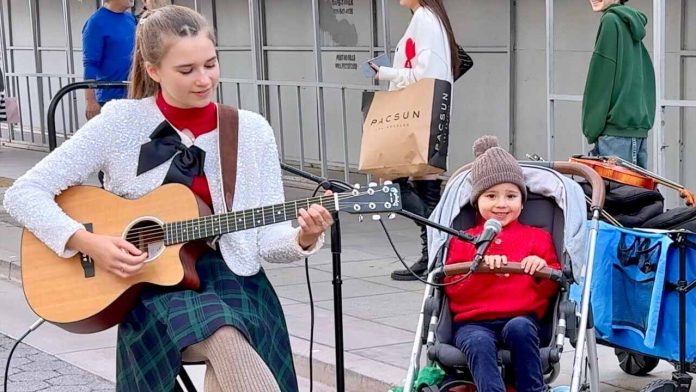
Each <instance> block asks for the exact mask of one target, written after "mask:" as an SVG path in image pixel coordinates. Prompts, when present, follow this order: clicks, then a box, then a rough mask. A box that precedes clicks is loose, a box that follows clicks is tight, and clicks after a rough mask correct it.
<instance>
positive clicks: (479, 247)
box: [469, 219, 503, 273]
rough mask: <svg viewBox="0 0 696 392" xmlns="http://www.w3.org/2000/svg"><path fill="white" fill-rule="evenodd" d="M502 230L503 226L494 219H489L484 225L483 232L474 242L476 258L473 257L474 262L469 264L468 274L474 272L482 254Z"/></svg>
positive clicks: (481, 258)
mask: <svg viewBox="0 0 696 392" xmlns="http://www.w3.org/2000/svg"><path fill="white" fill-rule="evenodd" d="M502 229H503V225H502V224H501V223H500V221H498V220H496V219H489V220H487V221H486V223H484V225H483V232H482V233H481V235H479V236H478V238H477V239H476V241H475V242H474V243H475V244H476V257H474V261H473V262H472V263H471V268H470V270H469V271H470V272H472V273H473V272H475V271H476V269H477V268H478V266H479V264H481V261H482V260H483V254H484V253H486V250H488V247H489V246H490V245H491V241H493V238H495V236H496V235H498V233H500V231H501V230H502Z"/></svg>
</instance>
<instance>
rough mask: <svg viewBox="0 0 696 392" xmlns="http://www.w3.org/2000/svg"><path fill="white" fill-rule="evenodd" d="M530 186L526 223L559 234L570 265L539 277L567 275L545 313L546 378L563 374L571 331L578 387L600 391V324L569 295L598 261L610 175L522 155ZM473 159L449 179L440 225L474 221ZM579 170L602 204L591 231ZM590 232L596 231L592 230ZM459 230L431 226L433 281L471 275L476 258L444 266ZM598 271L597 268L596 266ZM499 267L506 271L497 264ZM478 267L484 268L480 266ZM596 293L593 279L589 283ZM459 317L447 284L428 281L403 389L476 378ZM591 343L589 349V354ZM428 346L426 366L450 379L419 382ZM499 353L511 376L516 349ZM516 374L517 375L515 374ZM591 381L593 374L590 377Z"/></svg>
mask: <svg viewBox="0 0 696 392" xmlns="http://www.w3.org/2000/svg"><path fill="white" fill-rule="evenodd" d="M520 164H521V166H522V170H523V173H524V175H525V183H526V184H527V188H528V195H529V196H528V199H527V202H526V205H525V208H524V210H523V213H522V215H521V216H520V221H521V222H522V223H525V224H528V225H533V226H536V227H540V228H543V229H545V230H547V231H548V232H549V233H551V235H552V238H553V240H554V244H555V246H556V250H557V252H558V259H559V261H560V262H561V265H562V266H563V270H562V271H561V272H560V273H559V272H557V271H552V270H546V269H545V270H543V271H539V273H538V274H537V277H540V278H547V279H553V280H555V281H557V282H559V284H560V286H561V290H560V292H559V295H558V296H557V298H556V299H555V301H552V302H551V304H550V306H549V309H548V311H547V313H546V315H545V317H544V318H543V320H541V325H542V328H541V329H542V331H545V332H542V336H540V341H541V346H540V352H541V357H542V368H543V370H544V377H545V382H546V383H547V384H548V383H550V382H552V381H553V380H554V379H555V378H556V377H557V375H558V373H559V369H560V366H559V360H560V354H561V352H562V350H563V343H564V340H565V338H566V337H568V338H569V339H570V341H571V343H572V344H573V345H574V346H575V345H576V344H577V347H579V349H577V350H576V358H575V364H574V369H573V376H572V386H571V390H573V391H578V390H580V389H581V388H582V389H587V388H589V389H590V390H592V391H598V390H599V380H598V376H597V353H596V347H595V339H594V334H593V331H592V329H591V328H590V329H589V330H588V328H587V326H588V319H589V308H586V307H585V304H587V303H588V302H589V301H582V302H583V306H582V311H577V310H576V305H575V303H573V302H571V301H569V300H568V287H569V285H570V284H571V283H573V282H581V283H582V282H584V281H591V276H590V275H588V276H585V273H586V271H587V268H586V267H587V266H590V267H591V264H592V262H593V260H592V258H591V257H588V255H593V254H594V244H595V239H596V233H597V224H598V218H599V211H600V209H601V206H602V203H603V199H604V187H603V182H602V179H601V178H600V177H599V176H598V175H597V173H596V172H594V171H592V170H591V169H589V168H587V167H585V166H582V165H578V164H574V163H568V162H520ZM468 168H469V167H468V166H464V167H462V168H461V169H459V170H458V171H457V172H456V173H455V174H454V175H453V176H452V177H451V178H450V180H449V182H448V184H447V187H446V188H445V191H444V193H443V196H442V199H441V201H440V204H438V206H437V207H436V209H435V210H434V211H433V214H432V215H431V216H430V219H431V220H432V221H435V222H437V223H439V224H440V225H443V226H447V227H451V228H453V229H456V230H461V231H464V230H466V229H468V228H469V227H471V226H472V225H473V224H474V216H475V214H474V209H473V208H472V207H471V206H470V205H469V204H468V202H467V201H468V199H469V194H470V191H471V182H470V178H469V170H468ZM562 174H569V175H577V176H581V177H583V178H585V179H587V181H588V182H590V183H591V184H593V185H596V186H593V191H594V190H596V192H593V196H592V208H593V210H594V211H595V212H594V214H593V219H592V221H591V225H590V227H589V230H588V225H587V221H586V215H585V211H586V208H585V196H584V194H583V191H582V189H581V188H580V186H579V185H578V184H577V183H576V182H575V181H574V180H572V179H570V178H568V177H566V176H564V175H562ZM588 231H589V233H588ZM450 239H451V236H450V235H449V234H447V233H443V232H440V231H437V230H433V229H431V228H428V243H429V254H430V255H431V257H430V260H429V267H428V271H429V273H428V282H429V283H435V284H437V283H441V280H442V278H443V277H444V276H451V275H457V274H464V273H466V272H468V270H469V267H470V264H471V263H460V264H456V265H448V266H447V267H443V264H444V260H445V259H446V257H447V254H446V253H447V245H448V243H449V240H450ZM589 270H590V271H591V269H589ZM494 272H501V271H500V270H495V271H494ZM502 272H509V273H519V272H520V270H519V264H511V265H508V266H507V267H506V270H504V271H502ZM476 273H483V271H477V272H476ZM585 289H586V290H584V291H586V293H584V295H586V296H587V297H585V296H583V298H589V285H587V287H585ZM451 337H452V318H451V315H450V312H449V306H448V303H447V300H446V297H445V296H444V290H442V288H441V287H434V286H432V285H428V286H426V288H425V293H424V298H423V303H422V307H421V313H420V316H419V320H418V325H417V330H416V334H415V339H414V343H413V349H412V352H411V361H410V364H409V367H408V370H407V374H406V379H405V382H404V387H403V391H404V392H410V391H432V392H436V391H448V390H449V388H451V387H454V386H456V385H462V384H473V379H472V377H471V374H470V373H469V371H468V367H467V364H466V359H465V357H464V355H463V354H462V352H461V351H460V350H459V349H457V348H456V347H454V346H453V345H452V342H451ZM585 342H587V356H586V357H585V350H584V349H582V348H584V347H585ZM423 347H425V348H426V353H427V359H426V361H427V362H426V367H427V368H432V367H438V368H440V369H442V370H444V372H445V380H446V381H447V382H446V383H445V384H446V385H442V384H441V385H439V386H438V385H424V384H423V385H416V384H415V383H414V382H415V381H416V378H417V376H418V374H419V371H420V369H421V354H422V349H423ZM498 359H499V365H500V368H501V371H502V373H503V376H504V378H506V379H509V378H510V376H511V372H509V371H506V368H511V367H510V366H509V365H510V363H511V358H510V352H509V351H507V350H505V348H504V347H502V348H501V349H500V350H499V352H498ZM512 377H514V375H512ZM588 380H589V381H588Z"/></svg>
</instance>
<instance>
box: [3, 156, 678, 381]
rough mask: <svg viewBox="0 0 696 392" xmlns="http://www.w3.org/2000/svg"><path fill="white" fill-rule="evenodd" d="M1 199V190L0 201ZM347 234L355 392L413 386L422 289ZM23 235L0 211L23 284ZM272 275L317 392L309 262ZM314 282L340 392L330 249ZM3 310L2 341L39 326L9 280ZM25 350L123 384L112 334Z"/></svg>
mask: <svg viewBox="0 0 696 392" xmlns="http://www.w3.org/2000/svg"><path fill="white" fill-rule="evenodd" d="M42 156H43V154H41V153H36V152H30V151H24V150H17V149H11V148H7V147H0V177H4V178H9V179H15V178H17V177H18V176H19V175H21V174H22V173H24V171H26V170H27V169H28V168H29V167H31V165H33V164H34V163H35V162H36V161H37V160H39V159H40V158H41V157H42ZM7 182H8V181H6V183H7ZM6 183H5V184H6ZM2 191H3V189H2V187H0V199H1V198H2ZM309 196H310V194H309V191H307V190H305V189H298V188H293V187H288V188H286V197H287V198H288V199H290V200H291V199H295V198H300V197H309ZM386 224H387V226H388V228H389V231H390V233H391V236H392V238H393V239H394V242H395V243H396V246H397V249H398V250H399V252H400V253H401V254H403V255H406V256H407V257H408V261H409V263H410V262H412V261H413V260H414V258H415V256H416V254H417V253H418V251H419V245H418V242H419V241H418V232H417V229H416V227H415V225H413V224H412V223H410V222H407V221H405V220H403V219H400V218H397V219H396V220H394V221H388V222H386ZM341 228H342V234H343V236H342V246H343V253H342V263H341V269H342V277H343V286H342V290H343V302H342V305H343V325H344V347H345V350H344V357H345V366H346V390H349V391H386V390H387V388H388V386H389V385H394V384H398V383H400V382H402V380H403V377H404V376H405V368H406V367H407V365H408V363H409V358H410V352H411V347H412V344H413V338H414V331H415V327H416V321H417V317H418V311H419V307H420V303H421V300H422V296H423V286H422V285H421V284H420V283H417V282H395V281H392V280H391V279H390V278H389V273H390V272H391V271H392V270H394V269H396V268H400V264H398V263H397V262H396V258H395V256H394V253H393V250H392V249H391V248H390V247H389V244H388V242H387V240H386V237H385V234H384V232H383V231H382V229H381V227H380V226H379V224H377V223H375V222H372V221H371V220H370V219H369V217H366V220H365V222H363V223H359V222H358V221H357V218H356V217H355V216H353V215H347V214H344V215H341ZM20 234H21V230H20V229H19V227H18V225H17V223H16V222H13V221H12V220H11V219H9V217H8V216H7V215H6V214H4V211H2V209H1V208H0V276H2V275H4V276H8V275H11V276H12V277H15V278H17V277H18V273H17V271H18V260H17V259H18V257H17V254H18V250H19V238H20ZM3 261H4V262H3ZM264 268H265V269H266V271H267V274H268V276H269V279H270V280H271V281H272V282H273V285H274V286H275V288H276V291H277V292H278V295H279V297H280V298H281V302H282V304H283V309H284V311H285V314H286V318H287V322H288V327H289V330H290V334H291V343H292V346H293V351H294V353H295V359H296V361H295V364H296V368H297V371H298V374H299V375H300V377H301V380H300V383H301V385H302V388H303V390H305V391H306V390H309V389H308V383H307V381H306V377H307V376H308V362H307V356H308V352H309V331H310V328H309V326H310V324H309V315H310V309H311V308H310V303H309V298H308V294H307V283H306V281H305V269H304V265H303V263H301V262H298V263H291V264H280V265H278V264H276V265H272V264H266V265H265V266H264ZM309 273H310V278H311V286H312V290H313V294H314V310H315V317H316V321H315V336H314V341H315V345H314V350H313V355H314V359H315V362H314V369H315V372H314V377H315V381H316V382H318V384H316V385H315V388H314V390H315V391H317V392H319V391H322V390H331V389H332V387H331V385H335V384H334V382H335V366H334V364H335V351H334V347H335V330H334V314H333V287H332V284H331V280H332V277H333V275H332V263H331V252H330V247H329V245H328V244H327V245H326V246H325V248H324V249H322V250H321V251H320V252H319V253H318V254H317V255H315V256H314V257H312V258H311V259H310V267H309ZM0 309H2V312H3V315H2V317H0V333H4V334H6V335H8V336H10V337H13V338H16V337H17V336H19V335H21V334H22V333H23V332H24V331H25V330H26V327H27V326H29V325H30V324H31V323H32V322H33V321H34V320H35V318H36V316H34V315H33V313H32V312H31V310H30V309H29V308H28V305H27V304H26V301H25V300H24V296H23V293H22V291H21V288H20V287H19V285H18V284H17V283H10V282H9V281H7V280H2V279H0ZM26 343H27V344H28V345H30V346H33V347H37V348H39V349H40V350H41V351H44V352H47V353H50V354H51V355H54V356H55V357H56V358H58V359H59V360H61V361H66V362H68V363H70V364H72V365H74V366H76V367H78V368H81V369H84V370H86V371H88V372H89V373H92V374H95V375H97V376H99V377H101V378H103V379H105V380H109V381H113V380H114V375H115V374H114V372H115V368H114V357H115V347H114V345H115V332H114V330H113V329H112V330H108V331H104V332H101V333H98V334H92V335H73V334H69V333H67V332H65V331H63V330H61V329H59V328H57V327H55V326H53V325H49V324H45V325H43V326H42V327H41V328H39V329H38V330H37V331H36V332H34V333H32V334H31V335H30V336H29V337H28V338H27V341H26ZM3 351H4V349H3ZM0 355H1V354H0ZM573 355H574V351H573V349H572V347H570V346H568V345H567V347H566V350H565V351H564V353H563V355H562V360H561V374H560V376H559V378H558V380H557V381H556V382H555V383H554V385H563V384H568V383H569V380H570V374H571V373H572V361H573ZM0 358H2V357H1V356H0ZM599 361H600V380H601V382H602V388H601V390H602V391H638V390H640V389H641V387H642V386H644V385H646V384H647V383H648V382H650V381H651V380H653V379H655V378H669V377H670V374H671V371H672V367H671V366H670V365H669V364H667V363H665V362H661V364H660V365H659V366H658V368H657V369H656V370H655V371H654V372H653V373H652V375H651V376H648V377H644V378H638V377H632V376H628V375H626V374H625V373H623V372H622V371H621V369H620V368H619V366H618V363H617V360H616V357H615V356H614V353H613V350H612V349H609V348H606V347H599ZM3 364H4V360H3ZM191 373H192V375H193V376H194V378H196V379H197V380H200V375H201V374H202V370H201V369H198V368H192V369H191ZM327 385H328V386H329V387H327ZM10 391H12V390H10Z"/></svg>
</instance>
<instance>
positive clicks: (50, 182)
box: [4, 97, 323, 276]
mask: <svg viewBox="0 0 696 392" xmlns="http://www.w3.org/2000/svg"><path fill="white" fill-rule="evenodd" d="M162 121H164V117H163V116H162V113H161V112H160V111H159V109H158V108H157V105H156V103H155V100H154V99H153V98H152V97H150V98H144V99H141V100H126V99H123V100H115V101H110V102H109V103H107V104H106V105H105V106H104V107H103V108H102V111H101V114H100V115H99V116H97V117H95V118H93V119H92V120H91V121H89V122H88V123H87V124H85V126H83V127H82V128H81V129H80V130H79V131H77V132H76V133H75V135H74V136H73V137H72V138H70V139H69V140H67V141H66V142H65V143H63V144H62V145H61V146H60V147H59V148H58V149H56V150H55V151H53V152H52V153H51V154H49V155H48V156H47V157H46V158H44V159H43V160H41V162H39V163H38V164H36V166H34V167H33V168H32V169H30V170H29V171H28V172H27V173H25V174H24V175H23V176H22V177H20V178H19V179H18V180H17V181H15V183H14V185H13V186H12V187H10V189H8V190H7V192H6V193H5V200H4V205H5V209H6V210H7V212H8V213H9V214H10V215H11V216H12V217H14V218H15V219H17V220H18V221H19V222H20V223H21V224H22V225H24V226H25V227H26V228H27V229H29V230H30V231H31V232H32V233H34V235H36V237H38V238H39V239H40V240H41V241H42V242H44V243H45V244H46V245H47V246H48V247H49V248H51V249H53V250H54V251H55V252H56V253H57V254H58V255H60V256H62V257H72V256H73V255H75V254H76V252H75V251H74V250H70V249H66V243H67V242H68V240H69V239H70V237H71V236H72V235H73V234H74V233H75V232H76V231H77V230H79V229H81V228H83V226H82V225H81V224H80V223H78V222H76V221H75V220H73V219H72V218H70V217H69V216H67V215H66V214H65V213H64V212H63V210H61V209H60V207H58V205H57V204H56V203H55V202H54V200H53V199H54V197H55V196H56V195H58V194H60V193H61V192H62V191H63V190H65V189H67V188H68V187H70V186H73V185H76V184H80V183H82V182H84V181H85V180H86V179H87V178H88V177H89V176H90V175H91V174H93V173H95V172H97V171H99V170H101V171H103V172H104V173H105V178H104V188H105V189H106V190H108V191H110V192H112V193H114V194H116V195H119V196H121V197H124V198H127V199H137V198H140V197H142V196H144V195H145V194H147V193H149V192H151V191H152V190H154V189H155V188H157V187H159V186H160V185H161V184H162V182H163V180H164V177H165V176H166V174H167V171H168V170H169V166H170V164H171V160H172V159H173V158H170V159H169V160H168V161H167V162H165V163H163V164H161V165H159V166H157V167H156V168H154V169H152V170H149V171H147V172H145V173H142V174H141V175H139V176H136V169H137V166H138V156H139V154H140V146H141V145H142V144H143V143H146V142H148V141H150V138H149V136H150V134H151V133H152V132H153V131H154V129H155V128H156V127H157V126H158V125H159V124H160V123H161V122H162ZM180 136H181V140H182V142H183V143H185V144H187V145H190V144H193V145H196V146H198V147H199V148H201V149H203V150H204V151H205V152H206V154H205V163H204V171H205V175H206V178H207V180H208V184H209V188H210V195H211V197H212V200H213V210H214V212H215V213H222V212H223V211H224V199H223V196H222V178H221V173H220V163H219V153H218V131H217V130H214V131H212V132H208V133H206V134H203V135H201V136H200V137H198V138H196V139H195V140H194V141H193V143H191V141H190V139H189V138H188V137H187V136H185V135H183V134H181V133H180ZM282 202H284V195H283V184H282V181H281V174H280V165H279V160H278V152H277V148H276V143H275V139H274V136H273V130H272V129H271V126H270V125H269V124H268V122H267V121H266V120H265V119H264V118H263V117H261V116H260V115H259V114H257V113H253V112H249V111H246V110H240V111H239V147H238V157H237V181H236V186H235V195H234V201H233V203H232V207H233V208H232V209H233V210H234V211H239V210H245V209H249V208H256V207H261V206H266V205H271V204H278V203H282ZM297 235H298V229H293V227H292V225H291V224H290V222H283V223H278V224H274V225H269V226H264V227H260V228H255V229H249V230H245V231H239V232H234V233H230V234H225V235H223V236H221V238H220V241H219V246H220V249H221V251H222V255H223V257H224V259H225V262H226V263H227V265H228V266H229V267H230V269H231V270H232V271H233V272H234V273H236V274H237V275H242V276H250V275H254V274H256V273H257V272H258V271H259V268H260V266H261V260H262V259H264V260H267V261H270V262H290V261H295V260H298V259H300V258H302V257H303V256H307V255H310V254H312V253H314V252H315V251H316V250H317V249H319V248H320V247H321V246H322V243H323V236H322V238H321V239H320V240H319V241H318V243H317V244H316V246H315V247H314V248H312V249H310V250H308V251H303V250H302V249H301V248H300V246H299V244H298V242H297Z"/></svg>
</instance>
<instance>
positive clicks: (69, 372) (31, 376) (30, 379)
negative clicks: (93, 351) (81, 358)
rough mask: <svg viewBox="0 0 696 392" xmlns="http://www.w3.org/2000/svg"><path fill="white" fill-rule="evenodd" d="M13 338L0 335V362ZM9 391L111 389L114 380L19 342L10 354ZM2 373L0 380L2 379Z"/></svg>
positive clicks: (70, 391) (112, 388)
mask: <svg viewBox="0 0 696 392" xmlns="http://www.w3.org/2000/svg"><path fill="white" fill-rule="evenodd" d="M15 342H16V340H15V339H11V338H9V337H7V336H6V335H3V334H0V362H1V363H2V364H3V365H4V364H5V363H6V361H7V356H8V354H9V352H10V349H11V348H12V346H14V344H15ZM11 365H12V366H11V367H10V369H9V383H8V391H12V392H25V391H26V392H29V391H54V392H59V391H65V392H93V391H113V390H114V383H112V382H110V381H107V380H105V379H103V378H101V377H98V376H96V375H94V374H92V373H89V372H87V371H85V370H82V369H80V368H78V367H77V366H73V365H71V364H70V363H68V362H66V361H62V360H60V359H58V358H56V357H55V356H53V355H50V354H47V353H45V352H43V351H39V350H37V349H35V348H33V347H31V346H28V345H26V344H24V343H20V344H19V346H18V347H17V349H16V350H15V351H14V354H13V355H12V362H11ZM4 380H5V376H4V367H3V373H2V375H0V382H4Z"/></svg>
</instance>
